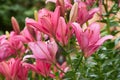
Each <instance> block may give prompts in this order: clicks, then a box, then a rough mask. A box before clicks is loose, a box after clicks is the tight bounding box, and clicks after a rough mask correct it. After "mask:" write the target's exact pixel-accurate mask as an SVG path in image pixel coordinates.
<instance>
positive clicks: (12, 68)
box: [0, 58, 28, 80]
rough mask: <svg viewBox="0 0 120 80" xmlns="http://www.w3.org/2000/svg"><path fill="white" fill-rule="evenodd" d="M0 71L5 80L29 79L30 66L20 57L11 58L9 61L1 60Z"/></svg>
mask: <svg viewBox="0 0 120 80" xmlns="http://www.w3.org/2000/svg"><path fill="white" fill-rule="evenodd" d="M0 73H1V74H2V75H3V76H4V77H5V80H27V74H28V68H27V67H25V66H24V65H23V62H21V61H20V59H14V58H11V59H10V60H9V61H3V62H0Z"/></svg>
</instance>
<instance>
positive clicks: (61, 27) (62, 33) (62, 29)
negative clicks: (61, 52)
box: [56, 17, 70, 45]
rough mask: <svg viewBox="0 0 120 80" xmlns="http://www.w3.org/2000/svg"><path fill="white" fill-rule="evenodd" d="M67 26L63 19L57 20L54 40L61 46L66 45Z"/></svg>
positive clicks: (67, 36)
mask: <svg viewBox="0 0 120 80" xmlns="http://www.w3.org/2000/svg"><path fill="white" fill-rule="evenodd" d="M69 32H70V31H69V25H68V24H66V22H65V20H64V18H63V17H60V18H59V22H58V27H57V32H56V38H57V40H58V41H59V42H60V43H61V44H63V45H67V43H68V38H69V36H70V35H69Z"/></svg>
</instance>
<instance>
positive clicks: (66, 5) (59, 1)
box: [46, 0, 72, 16]
mask: <svg viewBox="0 0 120 80" xmlns="http://www.w3.org/2000/svg"><path fill="white" fill-rule="evenodd" d="M48 2H53V3H55V4H56V6H60V8H61V14H62V16H64V14H65V11H67V10H68V9H71V8H72V4H71V0H46V3H48Z"/></svg>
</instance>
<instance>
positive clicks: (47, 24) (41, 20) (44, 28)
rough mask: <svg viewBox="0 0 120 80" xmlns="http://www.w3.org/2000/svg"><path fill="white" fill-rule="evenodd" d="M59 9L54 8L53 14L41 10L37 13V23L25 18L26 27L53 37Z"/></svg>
mask: <svg viewBox="0 0 120 80" xmlns="http://www.w3.org/2000/svg"><path fill="white" fill-rule="evenodd" d="M59 9H60V7H59V6H58V7H56V9H55V11H54V12H51V11H48V10H46V9H42V10H40V11H39V12H38V21H35V20H33V19H29V18H26V24H27V26H28V27H29V26H33V27H35V28H36V29H38V30H39V31H41V32H43V33H45V34H47V35H49V36H52V37H54V36H55V34H56V29H57V26H58V19H59V16H60V10H59Z"/></svg>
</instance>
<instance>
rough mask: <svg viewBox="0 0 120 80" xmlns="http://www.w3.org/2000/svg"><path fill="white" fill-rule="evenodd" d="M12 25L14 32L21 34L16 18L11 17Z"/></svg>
mask: <svg viewBox="0 0 120 80" xmlns="http://www.w3.org/2000/svg"><path fill="white" fill-rule="evenodd" d="M11 23H12V27H13V29H14V31H15V32H16V33H17V34H19V33H20V27H19V24H18V22H17V20H16V19H15V17H11Z"/></svg>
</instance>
